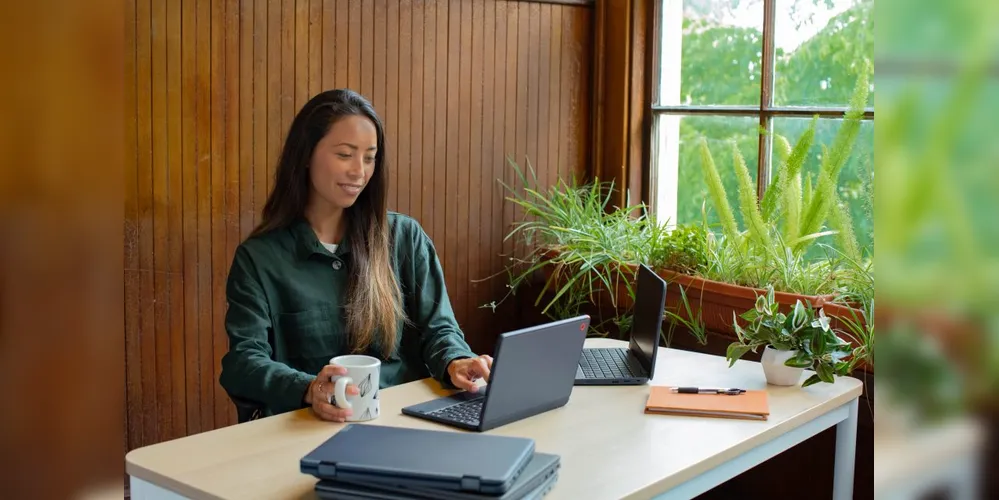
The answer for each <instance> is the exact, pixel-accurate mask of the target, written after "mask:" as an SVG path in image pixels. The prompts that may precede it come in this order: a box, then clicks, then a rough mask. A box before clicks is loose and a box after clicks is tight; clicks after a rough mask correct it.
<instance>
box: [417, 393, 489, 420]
mask: <svg viewBox="0 0 999 500" xmlns="http://www.w3.org/2000/svg"><path fill="white" fill-rule="evenodd" d="M485 400H486V398H484V397H483V398H478V399H472V400H470V401H464V402H461V403H458V404H455V405H451V406H448V407H446V408H441V409H439V410H435V411H432V412H430V413H429V415H432V416H434V417H439V418H444V419H447V420H451V421H454V422H460V423H463V424H468V425H479V416H480V415H482V403H483V402H484V401H485Z"/></svg>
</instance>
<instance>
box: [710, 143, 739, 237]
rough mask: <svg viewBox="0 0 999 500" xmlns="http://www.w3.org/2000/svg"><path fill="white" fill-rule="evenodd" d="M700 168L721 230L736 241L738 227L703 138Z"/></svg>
mask: <svg viewBox="0 0 999 500" xmlns="http://www.w3.org/2000/svg"><path fill="white" fill-rule="evenodd" d="M701 168H702V169H703V170H704V180H705V182H706V183H707V185H708V192H709V193H710V194H711V199H712V200H713V201H714V203H715V209H716V210H718V219H719V220H721V224H722V230H723V231H724V233H725V235H726V236H727V237H728V238H731V239H732V241H737V240H738V239H739V227H738V226H737V225H736V223H735V215H733V214H732V207H731V206H730V205H729V203H728V196H727V195H726V193H725V186H724V185H723V184H722V181H721V177H719V176H718V170H717V169H716V168H715V160H714V158H712V157H711V151H710V150H709V149H708V141H707V140H706V139H705V138H704V137H701Z"/></svg>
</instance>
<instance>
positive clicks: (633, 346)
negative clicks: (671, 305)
mask: <svg viewBox="0 0 999 500" xmlns="http://www.w3.org/2000/svg"><path fill="white" fill-rule="evenodd" d="M665 307H666V281H665V280H663V279H662V278H661V277H659V275H657V274H656V273H655V272H653V271H652V269H649V268H648V267H647V266H645V265H641V266H639V268H638V283H637V284H636V286H635V313H634V320H633V321H632V323H631V324H632V327H631V339H630V340H629V342H628V347H627V348H624V347H587V348H585V349H583V354H582V356H581V357H580V358H579V367H578V368H577V369H576V385H614V384H618V385H640V384H645V383H647V382H648V381H649V380H651V379H652V377H653V376H654V375H655V368H656V352H657V351H658V350H659V349H658V347H659V331H660V329H661V328H662V324H663V309H664V308H665Z"/></svg>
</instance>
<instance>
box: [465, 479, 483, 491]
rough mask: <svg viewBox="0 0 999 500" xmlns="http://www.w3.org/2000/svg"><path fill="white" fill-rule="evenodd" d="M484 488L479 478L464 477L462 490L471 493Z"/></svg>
mask: <svg viewBox="0 0 999 500" xmlns="http://www.w3.org/2000/svg"><path fill="white" fill-rule="evenodd" d="M481 487H482V482H481V481H480V480H479V478H477V477H469V476H464V477H462V478H461V489H463V490H470V491H479V488H481Z"/></svg>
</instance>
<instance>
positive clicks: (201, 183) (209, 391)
mask: <svg viewBox="0 0 999 500" xmlns="http://www.w3.org/2000/svg"><path fill="white" fill-rule="evenodd" d="M197 11H198V12H197V24H198V27H197V42H196V43H197V47H198V52H197V60H198V61H197V64H198V73H197V75H196V78H195V80H196V86H197V88H196V92H195V96H196V99H197V102H196V108H197V110H196V114H197V116H196V123H197V125H198V126H197V139H196V140H197V142H196V146H195V150H196V153H195V154H196V155H197V161H196V165H197V167H196V168H197V172H196V179H195V182H196V184H197V188H196V192H197V200H196V201H197V215H196V217H197V221H198V224H197V241H198V244H197V248H198V250H197V270H198V271H197V272H198V295H197V301H198V306H199V307H200V308H201V310H200V312H199V314H198V327H197V328H198V329H197V345H198V347H197V353H198V354H197V356H198V370H199V372H200V373H199V378H200V380H201V426H202V428H203V429H211V428H212V427H214V421H215V410H214V404H215V403H214V401H215V398H214V397H213V392H214V385H215V380H212V379H211V378H209V375H210V374H211V373H212V366H213V365H214V364H215V363H214V360H213V353H212V320H213V318H214V317H215V315H214V309H215V304H213V303H212V265H211V264H212V261H211V257H212V247H211V244H212V240H211V239H212V212H211V209H212V203H211V202H212V163H213V160H214V155H213V150H212V114H211V113H212V107H211V104H212V93H211V90H212V89H211V81H212V64H211V63H212V61H211V56H212V44H211V42H212V24H211V21H212V17H211V14H212V11H211V2H209V1H205V0H201V1H199V2H198V3H197ZM219 306H220V307H221V304H219Z"/></svg>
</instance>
